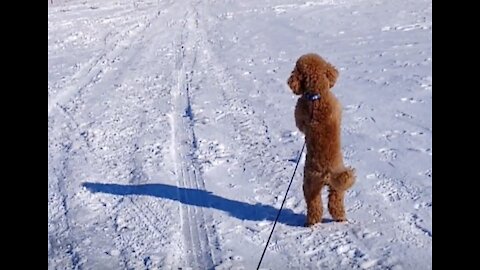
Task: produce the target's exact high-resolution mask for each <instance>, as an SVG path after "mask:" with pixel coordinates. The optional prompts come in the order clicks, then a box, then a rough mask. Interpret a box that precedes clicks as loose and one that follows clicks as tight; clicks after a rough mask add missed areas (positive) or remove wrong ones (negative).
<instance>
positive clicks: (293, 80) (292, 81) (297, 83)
mask: <svg viewBox="0 0 480 270" xmlns="http://www.w3.org/2000/svg"><path fill="white" fill-rule="evenodd" d="M287 84H288V86H290V89H292V91H293V93H294V94H295V95H301V94H303V89H302V78H301V77H300V74H299V72H298V71H297V69H296V68H295V69H294V70H293V71H292V75H290V78H288V81H287Z"/></svg>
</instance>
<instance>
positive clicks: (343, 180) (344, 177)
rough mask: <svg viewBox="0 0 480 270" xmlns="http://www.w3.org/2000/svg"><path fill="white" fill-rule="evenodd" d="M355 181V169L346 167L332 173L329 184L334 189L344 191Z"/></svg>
mask: <svg viewBox="0 0 480 270" xmlns="http://www.w3.org/2000/svg"><path fill="white" fill-rule="evenodd" d="M354 183H355V169H353V168H347V169H346V170H344V171H342V172H340V173H336V174H332V178H331V180H330V185H331V186H332V188H333V189H335V190H340V191H344V190H347V189H349V188H351V187H352V186H353V184H354Z"/></svg>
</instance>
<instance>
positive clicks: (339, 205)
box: [328, 188, 347, 221]
mask: <svg viewBox="0 0 480 270" xmlns="http://www.w3.org/2000/svg"><path fill="white" fill-rule="evenodd" d="M344 198H345V191H340V190H335V189H332V188H330V190H329V194H328V211H329V212H330V215H332V218H333V220H335V221H345V220H347V218H346V216H345V205H344V203H343V200H344Z"/></svg>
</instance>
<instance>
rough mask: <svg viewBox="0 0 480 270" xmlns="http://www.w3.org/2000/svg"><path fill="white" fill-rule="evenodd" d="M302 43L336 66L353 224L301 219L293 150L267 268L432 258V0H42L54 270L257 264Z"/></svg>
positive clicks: (277, 190)
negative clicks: (352, 177)
mask: <svg viewBox="0 0 480 270" xmlns="http://www.w3.org/2000/svg"><path fill="white" fill-rule="evenodd" d="M307 52H316V53H318V54H320V55H322V56H323V57H325V58H326V59H327V60H328V61H330V62H331V63H333V64H334V65H335V66H336V67H337V68H338V69H339V71H340V77H339V81H338V83H337V85H336V86H335V87H334V89H333V91H334V92H335V93H336V95H337V97H338V98H339V100H340V101H341V102H342V105H343V108H344V111H343V122H342V124H343V125H342V146H343V150H344V156H345V160H346V163H347V164H348V165H351V166H353V167H355V168H356V170H357V175H358V178H357V183H356V184H355V186H354V187H353V188H352V189H351V190H350V191H349V192H348V195H347V197H346V205H347V217H348V218H349V222H348V223H347V224H338V223H335V222H330V220H329V217H330V216H329V214H328V211H325V223H323V224H319V225H316V226H314V227H313V228H305V227H303V226H302V225H303V222H304V219H305V213H306V211H305V203H304V200H303V193H302V178H303V159H302V162H301V163H300V169H299V170H298V171H297V175H296V176H295V180H294V182H293V185H292V189H291V190H290V193H289V196H288V198H287V202H286V205H285V209H284V210H283V211H282V215H281V217H280V221H279V223H278V224H277V227H276V229H275V233H274V235H273V238H272V241H271V242H270V245H269V246H268V249H267V252H266V255H265V258H264V260H263V263H262V268H263V269H395V270H399V269H405V270H410V269H431V268H432V262H431V260H432V111H431V110H432V1H431V0H427V1H423V0H318V1H315V0H311V1H298V0H262V1H257V0H242V1H232V0H204V1H201V0H70V1H68V0H64V1H60V0H59V1H53V4H50V1H49V5H48V267H49V269H178V268H181V269H212V268H214V269H255V267H256V266H257V264H258V260H259V259H260V255H261V253H262V250H263V248H264V245H265V243H266V240H267V238H268V235H269V233H270V230H271V228H272V223H273V220H274V219H275V216H276V213H277V211H278V209H279V208H280V205H281V202H282V199H283V196H284V193H285V190H286V188H287V186H288V183H289V180H290V177H291V175H292V173H293V169H294V167H295V160H296V158H297V157H298V155H299V152H300V149H301V147H302V144H303V136H302V134H301V133H299V132H298V131H297V129H296V127H295V124H294V118H293V108H294V105H295V102H296V98H297V97H296V96H294V95H293V94H292V93H291V91H290V90H289V89H288V87H287V85H286V80H287V78H288V76H289V75H290V71H291V70H292V68H293V66H294V63H295V61H296V59H297V58H298V57H299V56H300V55H302V54H304V53H307ZM303 157H304V155H303ZM326 195H327V193H326V191H324V193H323V196H326Z"/></svg>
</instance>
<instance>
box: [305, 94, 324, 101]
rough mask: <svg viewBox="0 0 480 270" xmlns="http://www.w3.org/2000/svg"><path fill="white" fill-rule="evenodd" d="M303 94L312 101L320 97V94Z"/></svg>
mask: <svg viewBox="0 0 480 270" xmlns="http://www.w3.org/2000/svg"><path fill="white" fill-rule="evenodd" d="M303 96H304V97H305V98H306V99H307V100H310V101H315V100H318V99H320V97H321V96H320V94H312V93H308V92H307V93H305V94H303Z"/></svg>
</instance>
